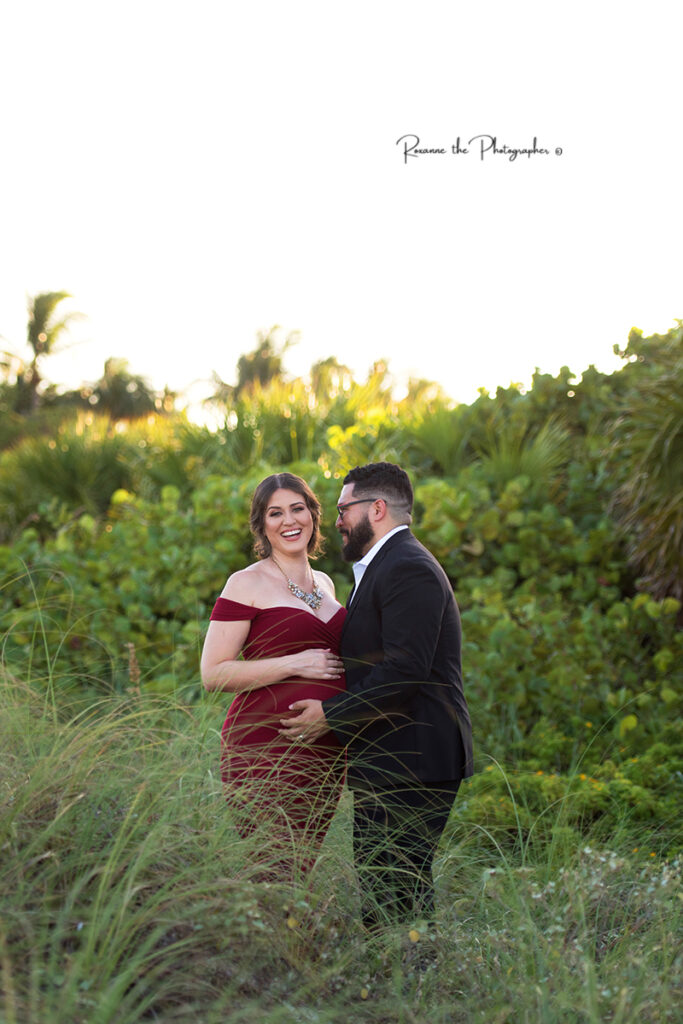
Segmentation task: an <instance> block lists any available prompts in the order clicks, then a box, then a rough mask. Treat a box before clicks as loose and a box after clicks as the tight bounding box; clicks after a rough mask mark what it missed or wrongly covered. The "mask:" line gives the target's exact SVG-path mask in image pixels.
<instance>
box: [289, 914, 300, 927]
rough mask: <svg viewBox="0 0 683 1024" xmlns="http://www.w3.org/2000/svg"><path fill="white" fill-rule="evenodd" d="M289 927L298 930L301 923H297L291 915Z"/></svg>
mask: <svg viewBox="0 0 683 1024" xmlns="http://www.w3.org/2000/svg"><path fill="white" fill-rule="evenodd" d="M287 927H288V928H298V927H299V922H298V921H297V919H296V918H295V917H292V915H291V914H290V915H289V917H288V918H287Z"/></svg>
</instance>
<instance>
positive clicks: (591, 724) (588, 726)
mask: <svg viewBox="0 0 683 1024" xmlns="http://www.w3.org/2000/svg"><path fill="white" fill-rule="evenodd" d="M585 725H586V728H587V729H592V728H593V723H592V722H586V723H585Z"/></svg>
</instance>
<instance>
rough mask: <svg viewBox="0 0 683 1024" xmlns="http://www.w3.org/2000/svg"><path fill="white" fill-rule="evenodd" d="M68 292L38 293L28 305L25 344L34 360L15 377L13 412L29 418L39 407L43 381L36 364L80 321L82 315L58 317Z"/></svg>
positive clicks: (68, 297)
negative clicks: (39, 389)
mask: <svg viewBox="0 0 683 1024" xmlns="http://www.w3.org/2000/svg"><path fill="white" fill-rule="evenodd" d="M70 298H71V295H70V294H69V292H41V293H40V294H39V295H36V296H35V297H34V298H33V299H31V300H30V301H29V305H28V330H27V341H28V344H29V347H30V348H31V350H32V352H33V358H32V359H31V362H30V363H29V364H28V365H24V366H23V367H22V369H21V370H20V371H19V372H18V373H17V383H16V398H15V403H14V408H15V411H16V412H19V413H25V414H31V413H32V412H35V409H36V407H37V405H38V388H39V385H40V382H41V380H42V377H41V374H40V370H39V368H38V363H39V361H40V360H41V359H42V358H43V357H44V356H47V355H50V353H52V352H54V350H55V347H56V345H57V342H58V341H59V339H60V338H61V337H62V335H63V334H64V333H65V332H66V331H67V330H68V328H69V326H70V325H71V324H72V323H73V322H74V321H75V320H78V319H80V318H81V317H82V315H83V314H82V313H76V312H72V313H66V314H65V315H64V316H61V317H59V316H58V315H57V307H58V306H59V304H60V303H61V302H63V301H64V300H65V299H70Z"/></svg>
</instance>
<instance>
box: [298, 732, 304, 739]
mask: <svg viewBox="0 0 683 1024" xmlns="http://www.w3.org/2000/svg"><path fill="white" fill-rule="evenodd" d="M303 738H304V734H303V733H302V732H300V733H299V735H298V736H297V739H298V740H302V739H303Z"/></svg>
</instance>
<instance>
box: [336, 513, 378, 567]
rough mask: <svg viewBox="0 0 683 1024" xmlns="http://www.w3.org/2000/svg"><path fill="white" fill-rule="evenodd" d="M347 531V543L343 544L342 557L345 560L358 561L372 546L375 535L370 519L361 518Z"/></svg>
mask: <svg viewBox="0 0 683 1024" xmlns="http://www.w3.org/2000/svg"><path fill="white" fill-rule="evenodd" d="M344 533H346V543H345V544H344V543H343V544H342V558H343V559H344V561H345V562H358V561H360V559H361V558H362V557H363V555H364V554H365V552H366V551H369V550H370V548H371V547H372V543H373V541H374V539H375V535H374V533H373V532H372V526H371V525H370V520H369V519H361V521H360V522H359V523H358V524H357V525H356V526H352V527H351V529H350V530H348V531H346V530H345V531H344Z"/></svg>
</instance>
